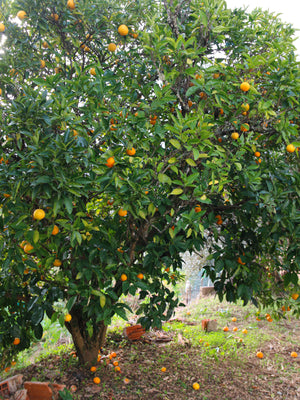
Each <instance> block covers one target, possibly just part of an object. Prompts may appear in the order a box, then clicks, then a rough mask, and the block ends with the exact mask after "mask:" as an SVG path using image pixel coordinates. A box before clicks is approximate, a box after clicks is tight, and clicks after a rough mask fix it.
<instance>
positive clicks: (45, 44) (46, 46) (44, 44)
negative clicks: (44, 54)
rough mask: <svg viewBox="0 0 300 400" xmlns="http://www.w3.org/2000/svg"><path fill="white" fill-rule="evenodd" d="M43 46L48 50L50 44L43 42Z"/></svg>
mask: <svg viewBox="0 0 300 400" xmlns="http://www.w3.org/2000/svg"><path fill="white" fill-rule="evenodd" d="M42 46H43V47H44V49H48V47H49V44H48V43H47V42H46V41H45V42H43V44H42Z"/></svg>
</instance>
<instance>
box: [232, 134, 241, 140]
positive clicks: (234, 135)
mask: <svg viewBox="0 0 300 400" xmlns="http://www.w3.org/2000/svg"><path fill="white" fill-rule="evenodd" d="M231 137H232V139H234V140H237V139H238V138H239V137H240V135H239V134H238V133H237V132H233V133H232V134H231Z"/></svg>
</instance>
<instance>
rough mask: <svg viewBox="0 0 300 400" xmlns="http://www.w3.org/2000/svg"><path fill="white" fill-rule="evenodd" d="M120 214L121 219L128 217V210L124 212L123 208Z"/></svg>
mask: <svg viewBox="0 0 300 400" xmlns="http://www.w3.org/2000/svg"><path fill="white" fill-rule="evenodd" d="M118 214H119V216H120V217H126V215H127V210H123V208H120V210H119V211H118Z"/></svg>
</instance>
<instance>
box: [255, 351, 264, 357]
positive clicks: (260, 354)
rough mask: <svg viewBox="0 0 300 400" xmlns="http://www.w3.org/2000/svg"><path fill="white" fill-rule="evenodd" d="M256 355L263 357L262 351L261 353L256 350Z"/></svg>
mask: <svg viewBox="0 0 300 400" xmlns="http://www.w3.org/2000/svg"><path fill="white" fill-rule="evenodd" d="M256 357H258V358H263V357H264V355H263V353H262V352H261V351H258V352H257V353H256Z"/></svg>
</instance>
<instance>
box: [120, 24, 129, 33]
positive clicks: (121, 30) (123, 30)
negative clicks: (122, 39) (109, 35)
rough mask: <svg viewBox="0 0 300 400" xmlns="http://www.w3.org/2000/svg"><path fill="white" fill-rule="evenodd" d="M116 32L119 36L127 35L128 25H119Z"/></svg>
mask: <svg viewBox="0 0 300 400" xmlns="http://www.w3.org/2000/svg"><path fill="white" fill-rule="evenodd" d="M118 32H119V34H120V35H121V36H126V35H128V32H129V31H128V27H127V26H126V25H120V26H119V28H118Z"/></svg>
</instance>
